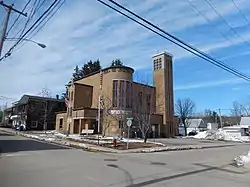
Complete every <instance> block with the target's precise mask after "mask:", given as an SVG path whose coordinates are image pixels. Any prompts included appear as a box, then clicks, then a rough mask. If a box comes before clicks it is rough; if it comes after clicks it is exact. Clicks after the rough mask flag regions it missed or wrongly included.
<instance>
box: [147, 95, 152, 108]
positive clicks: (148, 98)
mask: <svg viewBox="0 0 250 187" xmlns="http://www.w3.org/2000/svg"><path fill="white" fill-rule="evenodd" d="M150 103H151V95H150V94H147V112H149V111H150V107H151V106H150Z"/></svg>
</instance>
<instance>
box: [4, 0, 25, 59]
mask: <svg viewBox="0 0 250 187" xmlns="http://www.w3.org/2000/svg"><path fill="white" fill-rule="evenodd" d="M0 5H2V6H3V7H4V8H5V9H6V11H7V12H6V17H5V20H4V22H3V29H2V35H1V37H0V57H1V54H2V50H3V43H4V40H5V37H6V36H5V35H6V30H7V27H8V23H9V19H10V14H11V11H14V12H17V13H18V14H21V15H22V16H25V17H27V13H25V14H24V13H23V12H21V11H19V10H17V9H15V8H14V4H11V5H7V4H5V3H4V2H3V1H1V0H0Z"/></svg>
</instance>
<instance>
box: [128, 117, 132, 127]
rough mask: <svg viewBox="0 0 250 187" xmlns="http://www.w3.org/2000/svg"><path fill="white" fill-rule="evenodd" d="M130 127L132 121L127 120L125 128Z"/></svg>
mask: <svg viewBox="0 0 250 187" xmlns="http://www.w3.org/2000/svg"><path fill="white" fill-rule="evenodd" d="M131 125H132V120H131V119H128V120H127V126H128V127H130V126H131Z"/></svg>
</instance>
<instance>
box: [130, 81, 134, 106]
mask: <svg viewBox="0 0 250 187" xmlns="http://www.w3.org/2000/svg"><path fill="white" fill-rule="evenodd" d="M133 94H134V93H133V83H132V82H131V83H130V107H131V108H133V97H134V95H133Z"/></svg>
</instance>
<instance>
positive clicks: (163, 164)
mask: <svg viewBox="0 0 250 187" xmlns="http://www.w3.org/2000/svg"><path fill="white" fill-rule="evenodd" d="M151 164H152V165H159V166H165V165H166V164H165V163H163V162H151Z"/></svg>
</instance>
